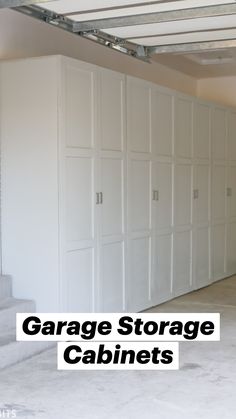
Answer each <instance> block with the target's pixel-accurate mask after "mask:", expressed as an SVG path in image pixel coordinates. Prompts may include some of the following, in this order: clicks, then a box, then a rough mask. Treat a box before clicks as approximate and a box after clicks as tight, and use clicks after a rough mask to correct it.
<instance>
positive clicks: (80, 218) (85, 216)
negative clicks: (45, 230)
mask: <svg viewBox="0 0 236 419" xmlns="http://www.w3.org/2000/svg"><path fill="white" fill-rule="evenodd" d="M93 165H94V163H93V159H91V158H80V157H76V158H70V157H69V158H67V159H66V231H67V241H68V242H72V241H79V240H90V239H92V238H93V211H94V209H93V193H94V192H93Z"/></svg>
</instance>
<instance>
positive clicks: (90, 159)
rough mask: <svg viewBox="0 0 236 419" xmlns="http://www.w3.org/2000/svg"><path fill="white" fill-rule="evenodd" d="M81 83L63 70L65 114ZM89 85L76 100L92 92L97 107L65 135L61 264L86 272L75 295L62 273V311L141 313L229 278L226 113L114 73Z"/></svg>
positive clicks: (234, 219) (232, 158)
mask: <svg viewBox="0 0 236 419" xmlns="http://www.w3.org/2000/svg"><path fill="white" fill-rule="evenodd" d="M72 74H73V76H74V77H75V80H74V82H72V81H71V80H72V78H71V76H72ZM80 77H81V68H80V69H79V70H78V71H77V72H76V71H75V69H73V71H72V73H71V69H70V68H67V72H66V80H69V86H73V94H72V92H71V95H70V94H69V88H68V86H67V89H66V91H67V96H66V100H67V101H68V102H69V103H68V104H67V106H66V108H67V109H72V108H73V109H77V108H78V107H76V104H75V103H73V100H74V98H75V96H74V87H75V86H76V85H77V88H78V94H79V92H80V100H81V87H82V84H83V86H85V81H84V79H81V81H80ZM96 77H97V78H96ZM96 77H95V76H93V77H92V79H91V74H90V77H89V78H88V79H87V81H88V84H87V87H86V92H88V90H89V88H90V91H91V93H92V91H93V89H92V84H91V80H93V83H94V82H95V81H96V82H97V83H98V86H99V88H98V89H97V90H96V91H97V94H98V98H99V99H98V103H99V104H100V106H99V109H98V110H96V99H94V101H93V102H89V103H87V106H92V103H93V106H94V113H93V111H92V108H90V109H89V108H87V112H86V115H87V116H88V118H91V119H88V120H87V122H86V121H84V119H83V122H82V124H83V123H86V124H87V125H86V126H87V128H86V126H85V125H84V126H83V131H82V132H81V134H82V135H81V137H79V136H78V132H77V130H76V131H74V136H73V135H72V136H71V135H68V132H67V135H66V136H65V143H66V153H67V157H66V159H67V168H68V175H67V184H68V190H69V191H70V195H69V198H68V201H67V220H66V225H67V226H68V235H67V242H68V243H69V246H70V251H69V252H68V254H67V265H68V266H69V267H71V258H72V259H73V260H75V259H76V258H78V259H77V261H79V260H80V257H81V256H80V255H82V254H83V253H84V252H85V253H86V254H87V257H88V261H87V268H86V264H85V265H80V263H79V262H78V265H80V266H84V269H85V270H84V271H82V272H81V271H77V276H76V277H77V278H79V277H80V278H81V277H88V276H89V274H90V276H89V277H90V282H89V284H90V286H88V282H85V283H84V292H82V293H81V283H80V282H78V281H77V282H76V277H75V276H74V277H73V278H72V280H70V278H71V276H70V274H68V275H66V277H67V278H68V288H67V291H68V307H71V304H72V306H73V308H74V309H75V310H78V307H80V306H82V307H83V310H85V311H87V310H92V309H95V310H98V311H122V310H128V311H139V310H143V309H145V308H147V307H150V306H152V305H155V304H158V303H161V302H163V301H166V300H168V299H171V298H173V297H174V296H176V295H181V294H183V293H186V292H189V291H191V290H192V289H197V288H200V287H202V286H205V285H208V284H209V283H211V281H213V280H214V279H219V278H222V277H224V276H226V275H227V274H230V273H232V272H234V271H236V256H234V254H233V246H234V242H235V241H236V186H235V185H236V145H235V143H236V141H235V132H236V131H235V129H236V113H234V112H233V111H228V110H226V109H224V108H218V107H215V106H213V105H212V106H211V105H210V104H207V103H202V102H198V101H197V100H196V99H193V98H189V97H187V96H183V95H181V94H177V93H175V92H171V91H169V90H168V89H162V88H157V87H156V86H154V85H150V83H146V82H145V81H142V80H137V79H134V78H131V77H127V78H125V77H124V76H122V75H120V74H116V73H111V72H107V71H102V72H101V73H100V74H99V75H96ZM70 101H71V102H70ZM82 102H83V105H84V97H83V100H82ZM77 105H78V102H77ZM74 112H75V111H74ZM75 115H76V118H75V119H76V121H77V125H78V129H79V127H80V130H81V129H82V128H81V124H80V122H81V119H80V118H79V115H80V114H79V112H76V114H75ZM84 115H85V114H84V113H83V116H84ZM92 115H95V117H94V118H92ZM96 118H97V119H96ZM65 120H68V121H70V124H71V118H66V119H65ZM96 121H97V122H96ZM93 123H94V124H95V125H94V126H95V129H94V130H93V132H96V133H97V135H95V136H94V139H93V140H92V137H91V136H90V138H91V140H90V142H86V144H85V143H83V148H82V147H81V143H80V138H81V139H83V141H84V138H86V137H88V136H89V127H91V125H92V124H93ZM96 124H97V125H96ZM72 125H75V124H72ZM68 130H70V126H69V128H68ZM85 134H86V135H85ZM89 144H90V145H89ZM72 147H73V148H72ZM85 149H86V150H87V151H85ZM91 149H93V150H97V152H96V151H95V154H92V155H91ZM75 150H76V151H75ZM75 156H77V158H76V157H75ZM227 156H228V158H229V161H227ZM72 185H74V187H72ZM75 197H77V205H75ZM234 223H235V224H234ZM84 240H85V242H84ZM86 240H90V242H89V245H90V248H89V249H88V241H86ZM79 244H80V245H82V247H83V246H85V249H83V248H81V247H80V249H79V250H78V246H79ZM71 246H72V248H71ZM73 246H74V247H73ZM72 250H73V251H72ZM91 266H92V267H93V268H92V270H91ZM88 270H89V272H88ZM74 272H75V271H74ZM70 284H73V286H71V287H70ZM75 284H77V288H74V285H75ZM93 286H94V288H93ZM92 289H93V296H94V298H93V300H92V299H91V298H90V297H89V295H90V296H91V293H92ZM79 294H80V296H81V299H80V302H78V295H79ZM87 302H89V306H88V305H87Z"/></svg>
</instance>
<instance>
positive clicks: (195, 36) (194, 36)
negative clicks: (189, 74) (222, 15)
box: [135, 29, 236, 46]
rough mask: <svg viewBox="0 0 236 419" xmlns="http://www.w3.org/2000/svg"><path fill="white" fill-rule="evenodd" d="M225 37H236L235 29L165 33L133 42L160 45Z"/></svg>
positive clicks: (215, 39)
mask: <svg viewBox="0 0 236 419" xmlns="http://www.w3.org/2000/svg"><path fill="white" fill-rule="evenodd" d="M225 39H236V29H227V30H221V31H216V32H214V33H212V32H211V31H204V32H199V33H191V34H187V35H186V34H178V35H169V36H168V35H167V36H159V37H158V36H154V37H150V38H138V39H135V42H136V43H137V44H139V45H145V46H160V45H176V44H187V43H191V42H208V41H219V40H225Z"/></svg>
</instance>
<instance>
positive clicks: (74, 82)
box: [64, 63, 97, 149]
mask: <svg viewBox="0 0 236 419" xmlns="http://www.w3.org/2000/svg"><path fill="white" fill-rule="evenodd" d="M64 80H65V85H64V99H65V101H64V113H65V120H64V121H65V142H66V146H67V147H76V148H77V147H78V148H84V149H87V148H92V147H93V146H94V132H95V131H94V128H95V127H94V122H95V117H96V116H95V110H96V105H97V101H96V100H97V97H96V87H97V84H96V73H95V71H94V70H93V69H92V68H90V66H89V64H88V65H86V64H84V65H82V63H79V64H78V65H70V64H68V65H66V67H65V74H64Z"/></svg>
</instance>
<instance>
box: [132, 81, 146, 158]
mask: <svg viewBox="0 0 236 419" xmlns="http://www.w3.org/2000/svg"><path fill="white" fill-rule="evenodd" d="M150 105H151V89H150V86H149V84H148V83H147V82H145V81H142V80H138V79H134V78H132V77H128V80H127V129H128V149H129V151H133V152H139V153H148V152H150V149H151V127H150V125H151V124H150V121H151V118H150V111H151V109H150V108H151V106H150Z"/></svg>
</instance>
